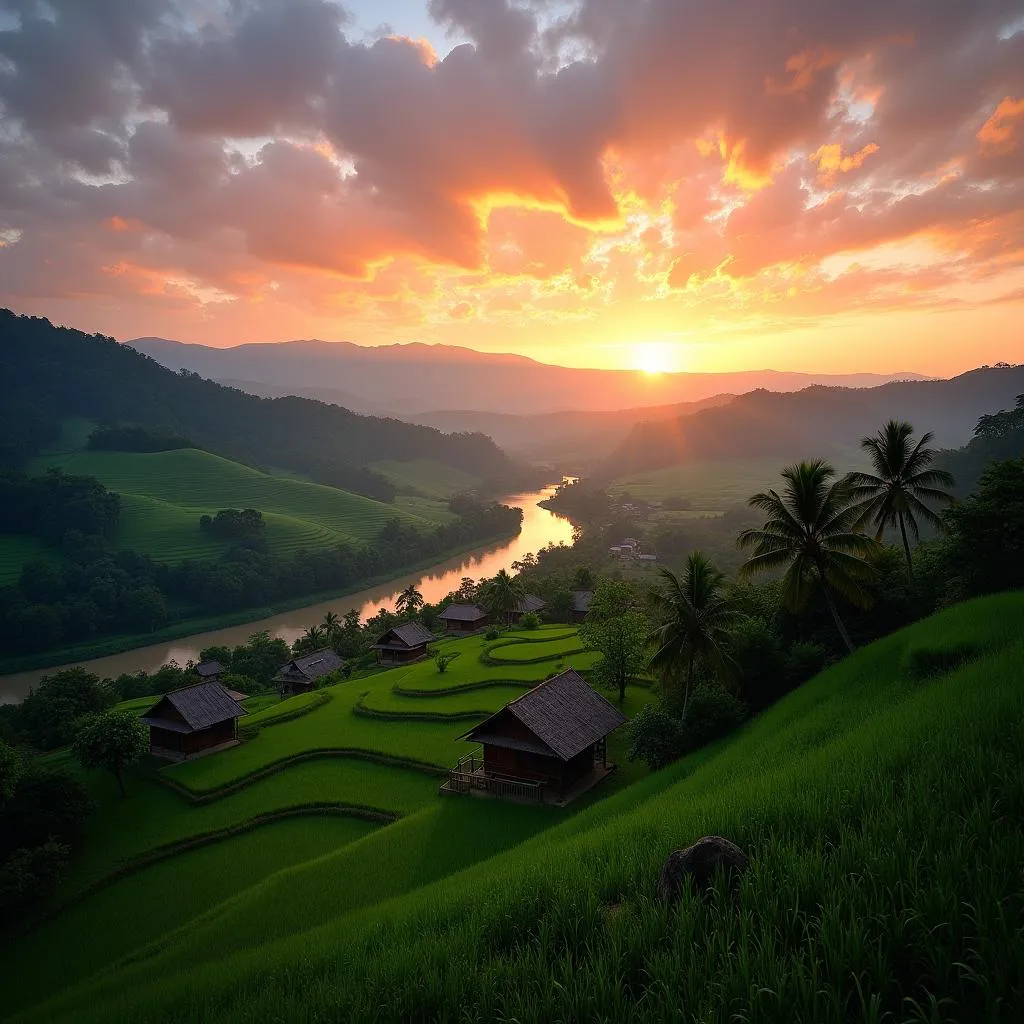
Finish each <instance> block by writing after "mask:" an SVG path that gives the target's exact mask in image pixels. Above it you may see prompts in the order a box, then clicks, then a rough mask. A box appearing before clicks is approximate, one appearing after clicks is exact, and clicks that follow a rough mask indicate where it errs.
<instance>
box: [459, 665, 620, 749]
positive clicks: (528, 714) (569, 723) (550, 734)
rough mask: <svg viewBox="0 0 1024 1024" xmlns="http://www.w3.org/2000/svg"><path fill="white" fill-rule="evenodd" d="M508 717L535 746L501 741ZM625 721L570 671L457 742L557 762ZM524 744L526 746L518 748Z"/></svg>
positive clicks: (515, 740)
mask: <svg viewBox="0 0 1024 1024" xmlns="http://www.w3.org/2000/svg"><path fill="white" fill-rule="evenodd" d="M505 715H512V716H513V717H514V718H516V719H518V721H519V722H521V723H522V724H523V725H524V726H526V728H527V729H528V730H529V731H530V733H532V734H533V736H535V737H536V738H537V740H538V741H539V744H538V745H537V747H534V745H533V744H532V742H531V741H528V740H526V741H524V740H522V739H518V738H513V737H507V736H503V735H501V725H502V723H501V719H502V718H503V717H504V716H505ZM625 721H626V717H625V715H623V714H622V712H621V711H619V710H618V708H616V707H613V706H612V705H611V704H609V703H608V701H606V700H605V699H604V697H602V696H601V695H600V694H599V693H597V691H596V690H594V689H593V688H592V687H591V686H590V685H589V684H588V683H587V681H586V680H585V679H584V678H583V676H581V675H580V674H579V673H578V672H577V671H576V670H575V669H571V668H570V669H566V671H565V672H561V673H559V674H558V675H557V676H553V677H552V678H551V679H548V680H546V681H545V682H543V683H541V684H540V685H539V686H535V687H534V688H533V689H532V690H530V691H529V692H528V693H524V694H523V695H522V697H517V698H516V699H515V700H514V701H512V702H510V703H509V704H506V705H505V707H504V708H502V710H501V711H499V712H498V713H497V714H496V715H491V717H490V718H488V719H487V720H486V721H484V722H481V723H480V724H479V725H478V726H476V728H474V729H471V730H470V731H469V732H468V733H466V734H465V736H464V737H463V738H465V739H469V740H473V741H475V742H477V743H493V744H494V745H496V746H505V747H512V748H513V749H517V750H535V751H536V752H537V753H545V754H546V753H553V754H554V755H555V756H556V757H558V758H559V759H560V760H562V761H568V760H570V759H572V758H574V757H575V756H576V755H577V754H579V753H580V752H581V751H583V750H586V748H587V747H589V746H591V744H594V743H597V741H598V740H601V739H603V738H604V737H605V736H607V735H608V734H609V733H610V732H614V731H615V730H616V729H617V728H618V727H619V726H620V725H622V724H623V723H624V722H625ZM523 743H526V744H528V745H527V746H523V745H522V744H523Z"/></svg>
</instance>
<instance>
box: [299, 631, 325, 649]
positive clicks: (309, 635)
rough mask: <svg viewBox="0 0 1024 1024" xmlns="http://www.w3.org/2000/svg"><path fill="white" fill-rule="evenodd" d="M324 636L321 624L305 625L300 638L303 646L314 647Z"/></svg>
mask: <svg viewBox="0 0 1024 1024" xmlns="http://www.w3.org/2000/svg"><path fill="white" fill-rule="evenodd" d="M324 636H325V633H324V627H323V626H307V627H306V629H305V631H304V632H303V634H302V638H301V639H302V642H303V646H309V647H316V646H317V644H320V643H322V642H323V639H324Z"/></svg>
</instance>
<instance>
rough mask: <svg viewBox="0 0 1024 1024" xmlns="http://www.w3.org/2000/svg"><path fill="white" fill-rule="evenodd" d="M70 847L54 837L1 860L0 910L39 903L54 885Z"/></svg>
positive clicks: (62, 871)
mask: <svg viewBox="0 0 1024 1024" xmlns="http://www.w3.org/2000/svg"><path fill="white" fill-rule="evenodd" d="M70 853H71V851H70V849H69V848H68V847H67V846H65V845H64V844H63V843H58V842H57V841H56V840H52V839H50V840H47V841H46V842H45V843H42V844H41V845H39V846H35V847H29V848H22V849H18V850H15V851H14V852H13V853H12V854H11V855H10V856H9V857H8V858H7V859H6V860H4V861H3V862H0V910H2V911H5V912H6V913H5V914H4V915H3V916H4V917H5V918H6V916H7V914H13V913H15V912H18V911H24V910H25V909H27V908H28V907H31V906H32V905H33V904H36V903H41V902H42V901H43V900H44V899H46V898H47V897H48V896H50V895H51V894H52V893H53V892H54V890H55V889H56V888H57V884H58V882H60V879H61V876H62V875H63V874H64V869H65V868H66V867H67V862H68V856H69V855H70Z"/></svg>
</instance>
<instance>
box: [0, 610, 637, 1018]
mask: <svg viewBox="0 0 1024 1024" xmlns="http://www.w3.org/2000/svg"><path fill="white" fill-rule="evenodd" d="M567 634H568V636H567ZM538 636H539V637H541V638H542V640H541V642H540V643H527V644H522V645H521V646H528V647H531V649H535V650H537V649H542V648H546V647H548V646H549V644H548V643H547V642H545V641H544V640H543V638H544V637H545V636H548V637H562V638H565V639H563V640H561V641H555V643H556V644H559V643H561V644H563V645H564V644H565V643H572V644H574V645H577V646H578V643H579V641H578V640H577V639H576V636H575V630H574V629H573V628H572V627H567V626H552V627H544V628H543V629H541V630H538V631H534V632H519V631H511V632H509V633H506V634H505V635H504V636H503V638H502V641H501V642H502V643H504V644H508V641H509V640H513V639H516V638H529V639H534V638H536V637H538ZM439 643H440V644H441V645H442V646H443V647H444V649H445V650H448V651H450V652H452V653H455V654H457V657H456V658H455V659H454V660H453V661H452V663H451V668H450V669H449V670H448V671H447V672H446V673H444V674H441V673H439V672H438V671H437V666H436V665H435V664H434V662H433V661H432V660H424V661H421V662H418V663H416V664H413V665H409V666H405V667H402V668H398V669H393V670H387V671H383V672H377V673H374V674H371V675H367V676H364V677H362V678H355V679H352V680H350V681H348V682H345V683H341V684H337V685H336V686H333V687H331V688H330V689H329V690H327V691H323V692H326V693H327V694H329V696H330V699H329V700H327V701H326V703H324V702H323V701H322V692H319V691H318V692H314V693H312V694H303V695H300V696H297V697H293V698H290V699H289V700H287V701H284V702H278V701H274V702H271V703H268V702H267V699H266V698H263V697H255V698H251V699H250V702H249V706H250V707H251V709H252V710H253V713H252V714H250V715H249V716H248V717H247V718H246V720H245V722H244V724H245V726H246V727H247V728H249V727H252V726H258V727H259V731H258V732H257V733H256V735H255V736H254V737H253V738H251V739H249V740H247V741H246V742H245V743H243V744H241V745H240V746H238V747H235V748H233V749H231V750H228V751H223V752H221V753H218V754H216V755H214V756H210V757H207V758H203V759H200V760H198V761H193V762H189V763H186V764H180V765H170V766H164V767H161V768H159V770H154V769H156V768H157V765H156V763H155V762H154V763H153V765H152V766H143V767H142V768H141V769H138V770H133V771H132V772H131V773H130V774H129V778H128V780H127V786H128V793H129V795H128V798H127V799H123V800H122V799H120V798H119V797H118V795H117V790H116V784H115V782H114V780H113V778H112V777H111V776H109V775H107V774H104V773H100V772H85V771H83V770H82V769H80V768H78V767H77V766H76V764H75V762H74V761H73V760H72V758H71V757H70V755H69V754H68V752H67V751H60V752H57V753H55V754H52V755H49V757H48V760H49V761H51V762H53V763H56V764H59V765H62V766H64V767H67V768H69V769H70V770H71V771H73V772H75V773H76V774H77V775H78V776H79V777H80V778H81V779H82V780H83V781H84V782H85V784H86V785H87V787H88V789H89V790H90V792H91V794H92V795H93V797H94V799H95V801H96V804H97V807H98V809H97V811H96V812H95V813H94V814H93V816H92V817H91V818H90V819H89V822H88V826H87V834H86V838H85V841H84V843H83V847H82V849H81V851H80V852H79V853H78V854H77V855H76V857H75V858H74V860H73V862H72V865H71V868H70V871H69V874H68V877H67V878H66V880H65V882H64V884H63V886H62V888H61V890H60V892H59V893H58V896H57V898H56V900H55V904H54V909H55V910H56V911H57V912H56V916H55V917H53V918H52V919H51V920H48V921H45V922H44V923H42V924H40V925H39V926H38V927H37V928H36V929H35V931H34V932H33V933H32V934H31V936H30V937H29V938H28V939H26V940H22V941H20V942H19V943H18V944H17V949H16V951H14V953H13V955H11V956H8V955H6V953H7V951H4V955H0V993H4V994H5V995H6V993H7V992H8V991H13V992H14V993H15V995H14V996H12V1005H13V1003H14V1001H15V998H16V1000H17V1002H18V1003H28V1002H31V1001H33V1000H35V999H38V998H41V997H42V996H44V995H45V994H46V992H47V990H48V989H49V988H50V987H51V986H52V971H51V969H50V966H49V960H48V959H47V958H46V957H45V956H44V957H42V958H40V957H39V952H38V951H39V950H40V949H46V950H48V951H53V954H54V955H59V956H61V957H64V958H67V959H69V960H71V959H73V960H74V964H73V965H72V966H71V967H70V968H69V969H68V970H67V971H66V972H65V978H66V982H67V983H68V984H70V983H72V982H73V981H75V980H76V979H82V978H85V977H87V976H89V975H91V974H93V973H94V972H96V971H98V970H99V969H100V968H102V967H103V966H104V965H106V964H107V963H109V962H112V961H115V960H118V959H120V958H122V957H126V956H136V955H138V953H139V950H140V949H141V948H143V947H145V946H146V945H147V944H148V943H151V942H161V943H162V942H164V941H166V940H167V938H168V937H169V936H170V935H171V934H174V932H175V929H177V928H179V927H181V928H183V929H185V930H187V931H189V932H192V933H194V934H196V935H197V936H198V935H202V936H204V939H203V941H208V942H209V943H210V944H211V945H210V948H215V947H216V946H217V945H218V944H220V943H222V942H223V938H222V936H223V929H224V928H227V929H228V930H229V931H230V930H233V929H234V928H236V927H242V928H244V930H245V940H244V941H245V943H250V942H252V943H257V942H260V941H269V940H270V939H274V938H279V937H284V936H287V935H288V934H290V932H291V931H292V930H293V929H294V928H295V927H296V926H298V925H299V924H301V922H302V921H303V920H304V919H305V918H304V915H305V913H306V912H307V910H308V908H307V907H306V906H305V904H304V902H302V901H301V900H300V902H299V903H295V902H294V899H295V898H296V894H297V893H298V892H300V891H301V890H303V888H304V887H307V886H309V885H311V884H315V885H316V886H317V887H318V890H319V891H318V896H317V900H318V902H320V904H321V906H322V907H323V908H324V909H325V911H327V910H328V909H329V910H330V912H332V913H338V914H342V913H349V912H352V911H355V910H358V909H360V908H364V907H367V906H371V905H374V904H376V903H378V902H379V901H380V900H383V899H388V898H390V897H392V896H398V895H400V894H401V893H403V892H406V891H409V890H410V889H412V888H415V887H418V886H420V885H423V884H427V883H429V882H432V881H434V880H436V879H438V878H442V877H444V876H445V875H447V874H450V873H451V872H452V871H456V870H460V869H461V868H464V867H468V866H469V865H471V864H473V863H476V862H477V861H479V860H481V859H483V858H486V857H488V856H491V855H493V854H494V853H497V852H499V851H501V850H504V849H507V848H509V847H510V846H513V845H514V844H516V843H518V842H521V841H523V840H524V839H526V838H527V837H529V836H530V835H533V834H535V833H536V832H537V831H538V830H542V829H544V828H547V827H551V826H553V825H555V824H557V823H558V822H559V821H561V820H564V818H565V816H566V814H571V813H575V812H576V811H577V810H579V806H582V805H579V806H577V807H576V808H574V809H572V810H570V811H559V810H557V809H554V808H550V807H540V808H538V807H520V806H515V805H512V806H509V805H497V806H492V804H491V802H489V801H477V800H473V801H451V800H444V799H442V798H441V797H439V796H438V792H437V791H438V786H439V784H440V781H441V778H440V776H441V774H442V772H443V768H444V767H447V766H450V765H451V764H454V762H455V761H456V760H457V758H458V757H459V756H460V755H461V754H463V753H466V752H468V750H469V749H470V748H469V747H468V746H467V745H466V744H465V743H464V742H461V741H459V740H458V739H457V737H458V736H459V735H460V734H461V733H463V732H465V731H466V730H467V729H468V728H469V727H470V726H471V725H472V724H473V721H474V720H479V719H480V718H482V717H484V716H485V715H487V714H489V713H491V712H493V711H496V710H498V709H499V708H500V707H502V706H504V704H505V703H507V702H508V701H509V700H511V699H513V698H514V697H517V696H519V695H520V694H522V693H523V692H525V690H527V689H528V688H529V687H531V686H533V685H535V684H536V683H537V682H538V681H539V680H541V679H543V678H545V677H546V676H547V675H549V674H550V673H551V672H552V671H554V670H555V666H556V665H557V664H559V660H560V659H559V654H558V652H557V651H554V650H552V651H551V652H550V654H549V655H548V656H547V657H546V659H545V660H544V661H542V662H538V663H535V664H529V665H519V666H492V665H487V664H484V662H483V661H482V660H481V655H482V654H483V651H484V649H485V648H486V647H488V646H490V644H489V643H488V642H487V641H485V640H484V639H483V637H481V636H475V637H470V638H464V639H463V638H460V639H450V638H444V639H442V640H441V641H439ZM513 646H514V645H513ZM588 657H591V658H592V656H589V655H588ZM456 666H458V671H457V672H456V671H455V670H456ZM496 678H503V679H506V680H508V679H516V680H518V682H515V683H509V682H499V683H496V684H495V685H486V686H484V687H483V688H474V687H476V686H478V685H479V684H480V683H485V684H489V683H491V681H492V680H494V679H496ZM436 681H442V682H443V683H444V684H445V685H446V686H452V685H454V686H456V687H457V688H458V689H457V690H456V692H455V693H453V694H440V695H439V694H435V693H432V692H431V687H432V686H433V684H434V683H435V682H436ZM402 684H406V685H411V686H413V687H418V688H419V689H421V690H422V691H423V695H421V696H411V697H410V696H403V695H401V694H397V693H395V692H394V691H395V689H396V688H398V687H400V686H401V685H402ZM460 691H461V692H460ZM649 699H650V695H649V694H648V693H647V692H646V691H645V690H642V689H636V690H634V689H631V691H630V694H629V697H628V700H627V703H626V705H625V711H626V713H627V714H629V715H632V714H634V713H635V712H636V711H637V710H638V709H639V707H640V706H641V705H642V704H643V703H644V702H645V701H647V700H649ZM154 700H155V698H152V697H147V698H139V699H137V700H132V701H126V702H124V703H123V704H122V705H121V707H122V708H124V709H126V710H133V711H136V712H140V713H141V712H142V711H144V710H145V709H146V708H148V707H149V706H150V705H151V704H152V703H153V702H154ZM357 705H362V706H363V707H365V708H369V709H370V710H371V712H376V713H378V714H383V715H386V716H388V717H382V718H374V717H368V716H366V715H365V714H358V713H356V711H355V708H356V706H357ZM256 708H259V710H256ZM298 708H310V709H311V710H309V711H308V712H307V713H306V714H304V715H302V716H301V717H297V718H292V719H291V720H288V721H285V720H282V716H284V715H287V714H288V713H290V712H292V711H294V710H295V709H298ZM467 711H469V712H475V713H476V714H475V716H474V717H472V718H470V719H466V718H465V717H461V718H447V719H446V718H445V717H444V716H452V715H462V716H464V715H465V714H466V712H467ZM425 712H426V713H429V714H433V715H436V716H439V718H438V720H435V721H421V720H417V719H416V718H415V717H408V716H415V715H423V714H424V713H425ZM625 742H626V741H625V736H624V735H623V736H622V737H618V738H613V743H612V744H611V746H610V751H611V755H612V757H613V758H614V757H622V756H624V745H625ZM382 758H383V759H385V760H390V762H391V763H381V761H380V759H382ZM403 759H410V760H411V761H412V762H414V763H412V764H409V763H403ZM417 765H419V767H417ZM431 766H434V767H433V768H432V767H431ZM639 774H642V771H641V769H640V768H639V767H638V766H636V765H629V766H626V767H624V769H623V771H622V772H621V773H619V774H618V775H616V776H614V777H613V778H612V779H610V780H608V781H607V782H605V783H603V784H602V787H599V790H598V791H597V792H596V794H595V795H594V796H593V797H592V798H591V799H599V798H600V797H601V796H607V795H608V794H610V793H612V792H614V791H615V789H616V788H618V787H620V786H623V785H626V784H627V783H628V782H630V781H631V780H632V779H634V778H636V777H637V776H638V775H639ZM168 783H173V784H174V785H173V786H172V785H169V784H168ZM190 794H191V795H190ZM463 803H465V804H468V805H469V806H468V807H462V806H461V804H463ZM311 805H313V806H311ZM302 808H305V809H307V810H309V811H313V812H314V813H311V814H304V815H303V816H302V817H288V816H287V815H288V814H290V813H292V812H294V811H296V810H297V809H302ZM367 810H374V811H378V812H382V813H383V814H385V815H390V816H398V817H399V820H398V821H397V822H395V823H394V824H385V825H383V827H382V823H381V822H379V821H366V820H361V819H360V818H359V817H353V816H352V815H353V814H362V813H364V812H365V811H367ZM335 812H342V813H335ZM345 812H347V813H345ZM268 816H269V817H270V818H271V819H272V820H271V821H270V822H269V823H263V822H264V820H265V819H266V818H267V817H268ZM274 819H276V820H274ZM207 836H209V837H215V838H216V837H219V836H223V838H216V841H213V842H210V843H209V844H208V845H202V846H199V847H198V848H195V849H185V848H183V847H184V846H185V845H186V844H191V843H193V842H194V841H195V840H196V838H197V837H207ZM376 836H380V840H381V841H380V842H377V841H376V840H375V841H374V842H371V843H367V840H371V839H374V838H375V837H376ZM442 837H445V839H446V841H447V842H448V844H449V846H448V848H447V849H446V851H445V852H444V854H443V856H439V855H438V852H437V850H436V844H437V842H438V841H439V840H440V839H441V838H442ZM254 851H256V852H254ZM154 858H155V859H154ZM241 861H244V867H243V866H242V864H241ZM178 869H180V870H178ZM126 871H127V873H125V872H126ZM122 876H123V877H122ZM175 878H177V879H179V882H180V884H181V885H182V886H188V887H190V889H189V893H188V895H187V898H183V899H181V900H179V901H177V903H175V901H174V899H173V898H172V896H171V895H170V893H171V890H172V888H173V885H174V879H175ZM218 879H221V880H222V882H223V884H220V885H218V882H217V880H218ZM259 891H263V892H265V893H266V894H267V895H266V898H267V899H271V900H273V901H276V902H277V909H276V910H274V911H273V913H272V914H271V915H270V916H269V917H268V916H267V914H265V913H264V911H263V910H262V909H256V907H257V906H258V905H261V904H254V903H250V902H246V901H241V899H240V897H241V895H242V894H243V893H244V892H252V893H256V892H259ZM146 894H150V895H149V897H148V898H152V899H153V900H154V901H158V902H159V904H160V905H159V907H156V908H154V909H153V911H152V912H150V910H149V909H148V906H149V905H148V902H147V895H146ZM261 900H262V897H261ZM62 906H63V907H65V909H64V910H63V911H61V910H60V907H62ZM215 906H216V907H220V910H221V912H222V913H223V914H224V915H226V916H224V917H222V916H221V914H220V913H218V914H216V915H213V914H212V913H211V915H210V917H211V919H210V921H209V924H208V925H207V924H203V914H204V912H205V911H206V910H207V909H208V908H212V907H215ZM236 915H237V918H236ZM197 919H198V924H197ZM225 922H227V923H225ZM92 928H98V929H100V930H101V931H102V933H103V934H102V936H99V937H97V938H96V939H95V940H93V941H90V942H89V949H88V950H87V951H85V952H83V953H82V954H81V955H76V954H75V953H74V950H75V949H76V946H77V945H81V944H83V943H84V942H85V941H87V936H88V935H89V933H90V929H92ZM229 945H231V943H229ZM33 951H34V952H33Z"/></svg>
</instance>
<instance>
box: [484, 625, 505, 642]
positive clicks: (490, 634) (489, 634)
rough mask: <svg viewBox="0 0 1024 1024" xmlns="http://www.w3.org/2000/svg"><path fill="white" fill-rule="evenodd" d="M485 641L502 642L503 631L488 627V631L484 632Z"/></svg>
mask: <svg viewBox="0 0 1024 1024" xmlns="http://www.w3.org/2000/svg"><path fill="white" fill-rule="evenodd" d="M484 639H485V640H500V639H501V630H500V629H499V628H498V627H497V626H488V627H487V629H485V630H484Z"/></svg>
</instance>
